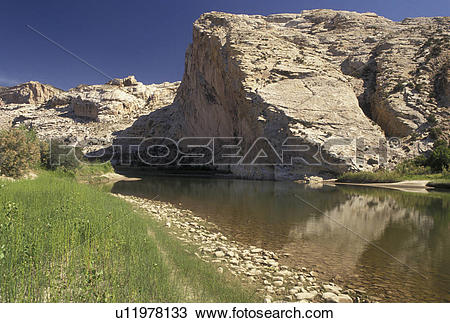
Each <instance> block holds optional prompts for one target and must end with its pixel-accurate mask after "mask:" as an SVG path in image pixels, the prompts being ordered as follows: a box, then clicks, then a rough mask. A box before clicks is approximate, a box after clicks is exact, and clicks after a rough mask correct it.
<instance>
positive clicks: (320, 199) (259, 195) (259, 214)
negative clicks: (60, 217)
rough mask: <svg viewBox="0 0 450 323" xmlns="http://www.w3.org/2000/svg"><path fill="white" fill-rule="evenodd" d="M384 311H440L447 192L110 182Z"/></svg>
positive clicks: (444, 298) (449, 290)
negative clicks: (412, 307)
mask: <svg viewBox="0 0 450 323" xmlns="http://www.w3.org/2000/svg"><path fill="white" fill-rule="evenodd" d="M111 190H112V192H114V193H120V194H124V195H133V196H138V197H144V198H152V197H154V196H155V195H157V198H156V199H158V200H160V201H164V202H171V203H173V204H175V205H179V206H180V207H182V208H187V209H190V210H192V211H194V212H195V213H196V214H197V215H198V216H200V217H202V218H204V219H205V220H208V221H210V222H212V223H215V224H217V225H218V226H219V227H220V229H221V232H222V233H223V234H225V235H226V236H228V237H229V238H231V239H234V240H237V241H239V242H242V243H245V244H248V245H254V246H258V247H262V248H265V249H268V250H272V251H275V252H277V253H278V254H287V255H286V257H283V258H282V260H281V261H280V262H282V263H285V264H287V265H290V266H295V267H307V268H308V269H309V268H310V269H314V270H315V271H317V272H318V273H319V275H320V276H321V277H322V278H323V279H327V280H332V281H335V282H336V283H338V284H340V285H342V286H347V287H349V288H353V289H355V288H358V289H363V290H365V291H366V292H367V293H368V294H369V295H372V296H375V297H377V298H378V299H379V300H380V301H384V302H450V193H448V192H447V193H446V192H431V193H428V194H423V193H409V192H400V191H395V190H388V189H380V188H368V187H353V186H328V185H324V186H323V185H321V184H318V185H314V186H311V185H305V184H297V183H293V182H270V181H246V180H236V179H215V178H194V177H147V178H143V179H141V180H139V181H120V182H117V183H115V184H114V185H113V187H112V189H111Z"/></svg>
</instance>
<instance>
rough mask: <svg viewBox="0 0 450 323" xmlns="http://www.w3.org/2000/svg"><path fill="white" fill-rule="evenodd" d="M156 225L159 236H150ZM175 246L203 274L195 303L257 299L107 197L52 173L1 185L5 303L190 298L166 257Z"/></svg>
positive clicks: (0, 295)
mask: <svg viewBox="0 0 450 323" xmlns="http://www.w3.org/2000/svg"><path fill="white" fill-rule="evenodd" d="M149 228H151V229H152V230H153V229H154V230H157V232H158V234H157V235H154V236H149V234H148V229H149ZM158 239H159V240H158ZM169 241H170V247H168V250H172V251H173V250H176V252H177V257H179V258H180V259H179V261H181V262H182V263H189V264H191V265H190V267H189V270H192V271H193V272H192V277H197V273H199V272H201V275H202V280H203V282H202V281H201V280H199V281H198V284H197V285H196V286H197V288H198V290H199V291H201V292H200V293H198V294H196V295H194V298H190V299H191V300H192V301H232V302H241V301H252V300H253V297H252V295H251V294H249V293H246V292H241V291H239V289H237V290H234V289H232V287H234V285H233V286H228V285H229V282H228V281H227V280H226V279H225V278H223V277H217V275H218V274H217V273H216V272H215V269H214V268H213V267H211V266H210V265H209V264H205V263H203V262H201V261H200V260H196V261H194V260H193V259H195V257H194V256H191V255H189V254H187V253H186V252H184V251H182V250H184V248H182V247H181V246H180V245H179V243H178V242H177V241H173V239H172V238H170V237H168V234H167V232H165V231H164V228H162V227H160V226H159V225H158V224H157V223H156V222H153V221H152V220H151V219H149V218H147V217H145V216H144V215H142V214H139V213H137V212H136V211H135V210H133V209H132V207H131V206H130V205H129V204H127V203H126V202H124V201H122V200H120V199H118V198H115V197H113V196H111V195H110V194H108V193H106V192H102V191H99V190H96V189H95V188H94V187H92V186H88V185H83V184H79V183H77V182H76V181H75V180H74V179H73V178H70V177H61V175H60V174H59V175H57V174H52V173H50V172H44V173H43V174H41V176H39V177H38V178H37V179H35V180H19V181H15V182H0V302H180V301H185V300H187V299H188V298H187V295H186V291H185V290H184V289H183V288H180V286H179V284H177V283H174V275H173V272H174V268H172V266H173V265H171V264H170V263H168V262H167V261H166V260H165V257H166V256H164V255H163V254H162V253H161V245H163V246H166V245H165V244H167V243H169ZM166 247H167V246H166ZM182 268H185V266H181V269H180V270H181V271H185V269H182ZM211 281H214V282H215V283H214V285H215V288H216V289H217V288H218V289H219V291H218V292H217V291H216V292H213V290H214V288H212V287H211V286H209V283H210V282H211ZM231 285H232V284H231ZM233 290H234V291H233ZM221 295H225V296H224V297H221Z"/></svg>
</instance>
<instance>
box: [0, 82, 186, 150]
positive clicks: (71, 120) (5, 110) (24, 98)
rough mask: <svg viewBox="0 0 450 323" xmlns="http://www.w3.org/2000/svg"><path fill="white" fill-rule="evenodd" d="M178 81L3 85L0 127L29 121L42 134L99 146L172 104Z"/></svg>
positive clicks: (92, 146)
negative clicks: (57, 86)
mask: <svg viewBox="0 0 450 323" xmlns="http://www.w3.org/2000/svg"><path fill="white" fill-rule="evenodd" d="M179 83H180V82H174V83H169V82H165V83H162V84H150V85H145V84H143V83H141V82H138V81H136V79H135V78H134V76H129V77H127V78H124V79H114V80H111V81H110V82H108V83H107V84H101V85H79V86H77V87H75V88H73V89H70V90H69V91H62V90H57V89H55V88H53V87H51V86H49V85H44V84H40V83H38V82H28V83H25V84H21V85H18V86H14V87H9V88H1V89H0V99H1V100H0V115H1V117H0V129H1V128H6V127H9V126H11V125H12V126H16V125H19V124H25V125H27V126H29V127H32V128H33V129H34V130H35V131H36V132H37V134H38V135H39V136H40V137H41V138H45V139H48V138H62V139H64V140H65V142H67V143H70V144H74V143H80V144H81V145H82V146H83V147H84V151H85V152H91V151H96V150H99V149H102V148H105V147H108V146H110V145H111V144H112V141H113V139H114V138H115V136H116V135H117V134H118V133H120V131H122V130H124V129H126V128H127V127H130V126H131V125H132V124H133V122H134V121H135V120H136V119H137V118H138V117H139V116H142V115H148V114H149V113H150V112H152V111H154V110H156V109H158V108H160V107H162V106H166V105H168V104H171V103H172V101H173V99H174V97H175V94H176V91H177V88H178V86H179ZM2 102H3V104H1V103H2Z"/></svg>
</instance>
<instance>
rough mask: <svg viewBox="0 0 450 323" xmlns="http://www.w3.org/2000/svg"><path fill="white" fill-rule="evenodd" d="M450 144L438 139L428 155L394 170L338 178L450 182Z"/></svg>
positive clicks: (364, 181) (347, 179) (399, 165)
mask: <svg viewBox="0 0 450 323" xmlns="http://www.w3.org/2000/svg"><path fill="white" fill-rule="evenodd" d="M449 163H450V146H449V144H448V142H446V141H444V140H436V141H435V143H434V146H433V150H432V151H431V153H430V154H429V155H428V156H424V155H421V156H419V157H416V158H414V159H411V160H407V161H404V162H402V163H400V164H398V165H397V166H396V167H395V168H394V169H393V170H385V169H379V170H378V171H375V172H348V173H344V174H343V175H341V176H340V177H339V178H338V182H343V183H395V182H401V181H408V180H429V181H430V183H441V184H443V185H447V183H450V171H449Z"/></svg>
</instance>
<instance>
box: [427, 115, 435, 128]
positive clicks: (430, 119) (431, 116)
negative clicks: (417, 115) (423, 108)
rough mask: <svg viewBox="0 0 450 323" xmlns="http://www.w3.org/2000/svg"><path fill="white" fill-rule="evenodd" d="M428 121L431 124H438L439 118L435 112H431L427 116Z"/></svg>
mask: <svg viewBox="0 0 450 323" xmlns="http://www.w3.org/2000/svg"><path fill="white" fill-rule="evenodd" d="M427 121H428V122H429V123H430V125H432V126H435V125H436V124H437V120H436V117H435V115H434V114H430V115H429V116H428V117H427Z"/></svg>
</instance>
